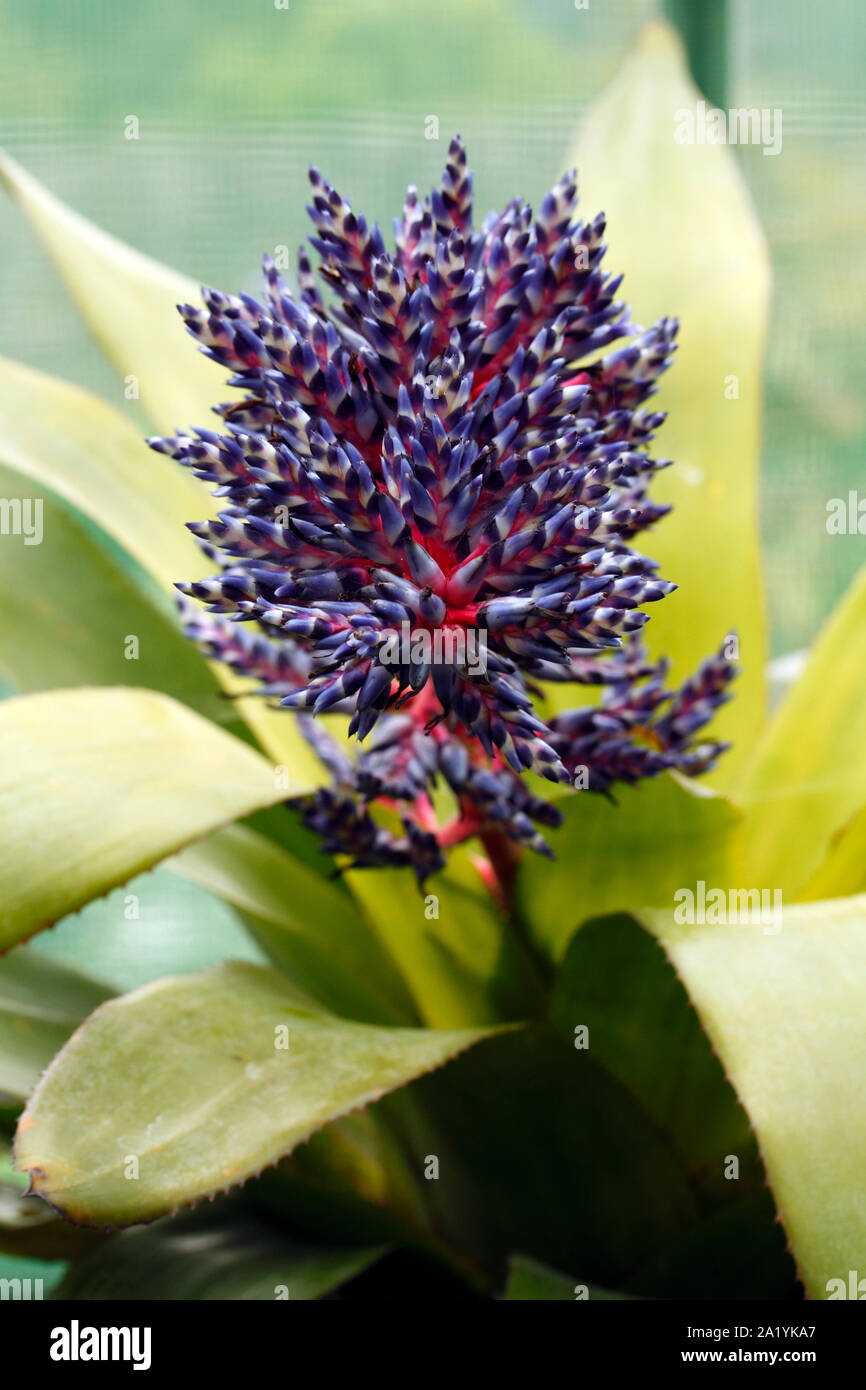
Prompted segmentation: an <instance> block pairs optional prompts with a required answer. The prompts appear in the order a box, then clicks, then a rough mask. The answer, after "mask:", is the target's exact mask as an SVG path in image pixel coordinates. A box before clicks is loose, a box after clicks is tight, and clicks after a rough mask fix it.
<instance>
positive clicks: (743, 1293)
mask: <svg viewBox="0 0 866 1390" xmlns="http://www.w3.org/2000/svg"><path fill="white" fill-rule="evenodd" d="M552 1017H553V1020H554V1022H555V1023H556V1024H557V1026H558V1027H560V1028H561V1029H562V1030H563V1032H564V1033H566V1034H567V1035H568V1036H569V1038H570V1039H571V1041H572V1044H573V1045H574V1046H575V1047H576V1048H578V1050H579V1051H581V1050H582V1051H584V1052H586V1053H589V1054H590V1055H591V1057H592V1058H593V1059H594V1061H595V1062H596V1064H597V1065H599V1066H601V1067H602V1068H603V1069H604V1071H605V1072H606V1073H607V1074H608V1075H609V1076H610V1077H611V1078H612V1080H614V1081H615V1082H617V1083H618V1084H619V1085H620V1086H622V1087H623V1089H624V1090H625V1091H627V1092H628V1094H629V1095H630V1096H631V1097H632V1098H633V1099H634V1100H635V1102H636V1103H637V1104H638V1105H639V1106H640V1107H641V1109H642V1110H643V1111H644V1112H645V1114H646V1116H647V1117H648V1119H649V1120H650V1122H651V1124H652V1126H653V1128H654V1130H655V1131H656V1133H658V1134H659V1135H660V1136H662V1137H663V1138H664V1140H665V1141H666V1143H667V1145H668V1152H669V1163H670V1167H671V1171H677V1172H678V1173H679V1174H681V1175H682V1176H683V1177H684V1178H685V1179H686V1180H687V1182H688V1184H689V1186H690V1187H691V1189H692V1191H693V1192H694V1193H695V1195H696V1197H697V1198H698V1201H699V1211H700V1215H699V1216H698V1218H697V1219H696V1222H695V1225H694V1228H693V1229H692V1230H691V1231H689V1233H688V1234H687V1235H686V1236H685V1238H679V1237H675V1238H674V1239H673V1240H670V1241H668V1240H660V1241H659V1242H658V1243H657V1244H656V1246H655V1247H654V1248H653V1249H652V1251H651V1252H650V1254H649V1258H648V1259H647V1260H645V1261H644V1262H643V1263H642V1264H641V1266H640V1267H639V1268H637V1269H635V1270H633V1271H631V1272H630V1273H629V1275H628V1277H627V1279H626V1280H625V1282H624V1284H623V1285H622V1286H621V1287H623V1288H624V1289H625V1290H626V1291H627V1292H629V1293H635V1294H638V1295H640V1296H641V1297H650V1298H676V1297H678V1296H681V1294H682V1291H683V1290H684V1289H688V1290H690V1291H693V1296H694V1297H698V1296H700V1297H702V1298H716V1299H718V1298H760V1297H767V1296H770V1292H771V1291H772V1294H773V1296H775V1297H780V1298H781V1297H786V1296H790V1295H791V1294H792V1293H793V1292H794V1286H795V1274H794V1268H793V1264H792V1262H791V1260H790V1257H789V1256H788V1255H787V1254H786V1251H785V1241H784V1237H783V1235H782V1232H781V1231H780V1229H779V1226H778V1223H777V1219H776V1211H775V1208H774V1206H773V1201H772V1198H771V1197H770V1195H769V1193H768V1192H767V1190H766V1175H765V1173H764V1169H763V1166H762V1164H761V1160H760V1157H759V1154H758V1149H757V1144H756V1142H755V1137H754V1134H753V1133H752V1132H751V1131H750V1128H749V1122H748V1118H747V1116H746V1114H745V1111H744V1110H743V1108H742V1106H741V1105H740V1103H739V1102H738V1100H737V1097H736V1095H735V1093H734V1090H733V1088H732V1087H731V1084H730V1082H729V1081H728V1080H727V1078H726V1077H725V1074H724V1071H723V1069H722V1066H721V1064H720V1062H719V1059H718V1057H716V1056H715V1055H714V1053H713V1051H712V1048H711V1046H710V1042H709V1040H708V1038H707V1036H706V1034H705V1033H704V1031H703V1029H702V1028H701V1024H700V1020H699V1018H698V1016H697V1014H696V1013H695V1010H694V1008H693V1007H692V1004H691V1001H690V999H689V997H688V995H687V994H686V991H685V989H684V988H683V985H682V983H681V981H680V980H678V979H677V976H676V974H675V972H674V970H673V968H672V966H671V964H670V962H669V961H667V960H666V959H665V956H664V952H663V951H662V950H661V949H660V947H659V945H658V943H657V942H655V941H653V940H652V938H651V937H650V936H649V935H648V934H647V933H646V932H644V931H642V930H641V928H640V927H639V925H638V924H637V922H636V921H634V919H633V918H630V917H624V916H618V917H603V918H599V919H597V920H595V921H593V922H587V923H585V924H584V926H583V927H582V928H581V930H580V931H579V932H578V933H577V934H576V935H575V936H574V937H573V938H572V941H571V944H570V946H569V948H568V951H567V953H566V956H565V959H564V961H563V964H562V967H561V969H560V971H559V974H558V976H557V981H556V989H555V992H554V997H553V1002H552ZM733 1159H735V1160H736V1166H735V1167H734V1164H733V1162H732V1160H733ZM698 1290H700V1295H698V1292H697V1291H698ZM590 1296H594V1295H592V1294H591V1295H590Z"/></svg>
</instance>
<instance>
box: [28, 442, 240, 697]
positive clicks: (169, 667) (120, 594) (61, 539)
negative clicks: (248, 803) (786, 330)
mask: <svg viewBox="0 0 866 1390" xmlns="http://www.w3.org/2000/svg"><path fill="white" fill-rule="evenodd" d="M0 457H2V443H0ZM31 494H32V489H31V488H30V487H29V486H28V485H27V483H26V482H25V481H24V479H23V478H22V477H21V476H20V475H16V474H15V473H13V472H12V471H11V470H9V469H7V468H3V467H2V466H0V496H2V497H3V498H5V499H7V500H8V499H12V498H17V499H19V500H20V499H26V498H28V497H30V496H31ZM42 502H43V508H42V527H43V538H42V543H41V544H40V545H38V546H34V545H25V544H24V543H23V539H22V540H19V541H18V542H17V543H16V541H15V540H14V539H12V538H11V537H4V538H3V542H2V544H0V679H2V680H3V681H5V682H6V684H7V685H9V686H10V687H11V688H12V689H13V690H14V691H16V692H18V693H20V694H25V693H28V692H30V691H33V690H49V689H56V688H57V687H58V686H65V685H76V684H87V685H141V686H147V687H148V688H149V689H155V690H162V691H164V692H165V693H166V694H169V695H172V696H174V697H175V698H176V699H180V700H182V701H183V702H184V703H185V704H188V705H190V706H191V707H192V708H194V709H196V710H198V712H199V713H200V714H205V715H206V716H207V717H208V718H210V719H213V720H214V721H216V722H221V723H225V722H226V721H227V720H229V719H231V720H234V718H235V713H234V711H233V710H232V709H231V707H230V706H229V705H228V704H227V702H226V700H225V699H224V698H222V697H221V696H220V693H219V687H218V685H217V683H216V681H215V679H214V677H213V676H212V674H211V673H210V671H209V670H208V666H207V663H206V661H205V660H204V659H203V657H201V656H200V655H199V653H198V652H197V651H196V649H195V647H194V646H193V644H192V643H191V642H189V641H188V640H187V639H186V638H185V637H184V636H183V634H182V633H181V631H180V629H179V628H178V626H177V624H176V622H173V621H172V619H171V616H170V614H169V606H168V603H167V602H166V603H165V604H163V602H161V600H160V597H159V596H158V595H157V593H156V590H154V591H153V596H150V595H146V594H145V593H144V592H143V591H142V586H141V585H139V584H136V583H134V582H133V580H132V579H131V578H129V577H128V575H127V574H126V573H125V572H124V570H123V569H122V568H121V566H120V565H119V564H118V563H117V562H116V561H115V559H114V558H113V556H111V555H110V554H109V552H108V550H107V548H106V547H105V545H104V544H100V543H99V542H98V541H97V540H96V538H95V537H94V535H93V533H92V532H91V531H90V530H88V529H87V528H86V527H85V525H84V524H82V521H81V519H80V518H79V517H77V516H76V515H75V513H74V512H72V510H71V509H69V508H67V507H65V506H64V505H63V504H60V503H58V502H55V501H53V500H52V499H51V498H50V497H46V498H43V499H42ZM108 594H110V595H111V601H110V602H106V595H108ZM130 637H134V638H135V639H136V646H135V648H132V646H131V644H130V643H129V639H130ZM133 652H134V654H133V655H128V653H133Z"/></svg>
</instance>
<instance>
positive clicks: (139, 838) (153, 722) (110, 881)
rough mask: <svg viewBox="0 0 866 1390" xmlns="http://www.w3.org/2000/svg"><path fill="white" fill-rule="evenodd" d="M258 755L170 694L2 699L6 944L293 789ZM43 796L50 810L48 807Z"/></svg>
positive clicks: (0, 805)
mask: <svg viewBox="0 0 866 1390" xmlns="http://www.w3.org/2000/svg"><path fill="white" fill-rule="evenodd" d="M276 782H277V779H276V778H275V776H274V769H273V768H272V767H271V766H270V765H269V764H268V763H266V762H265V760H264V758H262V757H261V756H260V755H259V754H258V753H256V752H254V751H253V749H251V748H249V747H248V746H247V745H246V744H244V743H241V742H240V740H239V739H236V738H232V737H231V736H230V735H228V734H225V733H223V732H222V731H221V730H220V729H217V728H216V727H215V726H214V725H212V724H208V723H207V721H206V720H204V719H201V718H200V717H199V716H198V715H197V714H193V713H192V711H191V710H188V709H186V707H185V706H183V705H180V704H177V703H176V702H175V701H173V700H170V699H169V698H168V697H167V696H165V695H156V694H154V693H153V692H151V691H144V690H129V689H114V688H105V689H92V690H87V689H84V690H62V691H56V692H53V693H50V694H39V695H25V696H20V697H19V698H17V699H13V700H7V701H5V702H4V703H3V704H2V705H0V949H3V948H5V947H7V946H11V945H12V944H13V943H14V942H15V941H19V940H21V939H23V938H24V937H27V936H30V935H32V933H33V932H36V931H39V930H40V929H41V928H42V927H46V926H50V925H51V924H52V923H53V922H56V921H57V920H58V918H60V917H64V916H65V915H66V914H67V913H68V912H72V911H74V910H75V909H76V908H78V907H81V906H83V904H84V903H87V902H90V900H91V899H92V898H96V897H99V896H100V894H102V893H106V892H107V891H108V890H109V889H110V888H114V887H116V886H117V884H119V883H123V882H125V880H126V879H128V878H130V877H132V875H133V874H137V873H140V872H141V871H142V870H143V869H147V868H151V867H152V866H153V865H154V864H156V863H158V862H159V860H160V859H164V858H165V857H166V856H167V855H169V854H173V853H175V852H176V851H177V850H179V849H180V848H182V846H184V845H186V844H189V843H190V841H192V840H196V839H198V838H199V837H200V836H202V835H206V834H208V833H209V832H210V831H212V830H215V829H217V828H218V827H220V826H221V825H225V824H226V823H227V822H229V821H232V820H234V819H235V818H236V817H239V816H244V815H246V814H247V813H248V812H249V811H252V810H254V809H255V808H256V807H259V806H267V805H272V804H273V803H274V802H275V801H278V800H280V799H281V798H282V797H283V796H284V795H285V793H284V792H283V791H281V790H280V789H279V788H278V787H277V785H276ZM46 800H47V802H48V810H47V812H46Z"/></svg>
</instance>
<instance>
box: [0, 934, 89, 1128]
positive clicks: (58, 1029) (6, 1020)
mask: <svg viewBox="0 0 866 1390" xmlns="http://www.w3.org/2000/svg"><path fill="white" fill-rule="evenodd" d="M110 993H111V991H110V990H109V989H107V988H106V987H105V986H104V985H102V984H100V983H99V982H98V981H96V980H91V979H89V978H88V976H86V975H83V974H81V973H80V972H79V971H77V970H72V969H70V968H69V967H68V966H65V965H61V964H59V963H58V962H57V961H53V960H51V959H50V957H48V956H45V955H42V954H41V953H40V952H38V951H33V950H31V949H30V948H29V947H28V948H27V949H25V950H18V951H12V952H11V953H10V954H9V955H8V956H6V957H5V958H4V959H3V960H0V1093H2V1094H3V1095H6V1096H9V1097H10V1098H12V1099H14V1100H18V1101H24V1100H26V1098H27V1096H28V1095H29V1094H30V1092H31V1091H32V1089H33V1087H34V1086H35V1085H36V1082H37V1081H38V1080H39V1077H40V1075H41V1074H42V1072H43V1071H44V1070H45V1068H46V1067H47V1066H48V1063H49V1062H50V1061H51V1058H52V1057H53V1056H54V1054H55V1052H57V1051H58V1049H59V1048H61V1047H62V1046H63V1044H64V1043H65V1042H66V1039H67V1038H68V1037H69V1034H70V1033H71V1032H72V1031H73V1029H75V1028H77V1027H78V1025H79V1023H80V1022H81V1021H82V1019H84V1018H86V1017H87V1015H88V1014H89V1013H92V1011H93V1010H94V1009H95V1008H96V1007H97V1006H98V1005H99V1004H101V1003H103V1002H104V1000H106V999H107V998H108V997H109V995H110Z"/></svg>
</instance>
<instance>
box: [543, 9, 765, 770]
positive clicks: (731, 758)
mask: <svg viewBox="0 0 866 1390" xmlns="http://www.w3.org/2000/svg"><path fill="white" fill-rule="evenodd" d="M699 96H700V93H699V92H698V91H697V89H696V88H695V86H694V84H693V83H692V81H691V78H690V77H689V75H688V69H687V65H686V60H685V56H684V53H683V48H682V44H681V42H680V40H679V38H678V37H677V35H676V32H675V31H674V30H673V29H672V28H671V27H670V26H669V25H667V24H665V23H663V22H661V21H653V22H651V23H650V24H649V25H647V27H646V28H645V29H644V30H643V32H642V33H641V35H640V38H639V40H638V43H637V47H636V49H635V50H634V52H633V53H632V54H631V56H630V57H629V58H628V59H627V60H626V62H625V64H624V65H623V67H622V69H621V71H620V73H619V75H618V76H617V77H616V79H615V80H614V81H613V83H612V84H611V85H610V86H609V87H608V88H607V89H606V90H605V92H604V93H603V95H602V96H601V97H600V98H599V100H598V101H597V102H596V104H595V105H594V106H593V107H592V108H591V109H590V111H589V114H588V116H587V118H586V120H585V122H584V124H583V127H582V129H581V132H580V136H579V139H578V142H577V146H576V148H574V149H573V150H572V151H571V152H570V154H569V159H568V162H569V163H573V164H576V165H577V169H578V179H579V186H580V189H581V196H582V202H583V207H584V211H585V214H586V215H590V216H591V215H594V214H595V213H596V212H597V211H598V210H599V209H603V210H604V211H605V212H606V214H607V218H608V224H607V233H606V240H607V241H608V243H609V246H610V250H609V252H608V253H607V256H606V258H605V263H606V264H607V265H608V266H609V268H610V269H611V270H616V271H623V272H624V273H625V282H624V284H623V287H622V291H621V295H622V297H623V298H624V299H625V300H626V302H627V303H628V304H630V306H631V308H632V312H633V314H634V317H635V319H636V320H637V322H639V323H640V324H641V325H642V326H643V327H645V328H647V327H649V326H650V324H651V323H653V322H655V320H656V319H659V318H661V317H663V316H666V315H667V316H676V317H678V318H679V319H680V321H681V325H682V327H681V331H680V348H679V350H678V352H677V353H676V354H675V357H674V362H673V365H672V366H671V368H670V369H669V370H668V371H667V372H666V373H665V374H664V377H663V378H662V382H663V384H662V389H661V391H660V393H659V395H658V396H657V397H655V398H654V399H653V402H652V408H656V406H658V407H661V408H662V409H666V410H668V411H669V412H670V415H669V418H668V420H667V421H666V423H665V424H664V425H663V426H662V427H661V430H660V432H659V435H658V438H657V440H656V442H655V446H654V449H655V452H656V453H657V455H659V456H662V457H666V458H672V459H674V460H675V462H676V467H674V468H670V469H668V470H666V471H665V472H663V473H662V474H661V475H660V477H659V478H658V480H657V482H656V484H655V485H654V488H653V495H654V496H655V497H657V498H658V499H659V500H660V501H664V502H672V503H673V504H674V511H673V513H672V514H671V515H669V516H668V517H666V518H665V519H664V520H663V521H662V522H660V523H659V525H658V526H657V527H656V528H654V530H653V531H651V532H650V533H648V534H647V535H645V536H641V537H640V538H639V545H640V547H641V548H643V549H644V550H645V551H646V553H648V554H650V555H652V556H654V557H655V558H657V559H658V560H659V561H660V562H661V566H662V573H663V574H664V575H665V576H666V577H667V578H669V579H672V580H674V581H675V582H676V583H677V584H678V585H679V586H680V587H679V589H678V591H677V592H676V593H674V594H672V595H671V596H670V597H668V598H666V599H665V600H664V601H663V602H662V603H659V604H655V605H653V607H652V609H651V613H652V619H651V621H650V623H649V625H648V628H647V636H648V640H649V642H650V645H651V647H652V649H653V651H655V652H659V653H665V654H667V655H669V656H670V657H672V659H673V674H674V676H676V677H677V678H679V679H682V678H683V677H684V676H687V675H688V674H690V673H691V671H692V670H694V668H695V667H696V666H697V664H698V663H699V662H700V660H701V659H702V657H703V656H704V655H706V654H708V653H709V652H711V651H713V650H714V649H715V648H716V647H717V646H718V645H719V643H720V642H721V641H722V639H723V638H724V636H725V635H726V634H727V633H730V632H733V631H735V630H736V631H737V632H738V633H739V640H740V654H741V658H742V667H743V670H742V675H741V676H740V678H739V680H738V681H737V688H736V698H735V700H733V701H732V702H731V703H730V704H729V705H728V706H726V708H725V709H724V710H723V711H722V713H721V714H720V716H719V718H718V721H717V725H715V726H714V729H715V728H717V729H718V732H719V734H720V736H722V737H726V738H730V739H731V740H732V741H733V742H734V744H735V746H734V748H733V749H732V751H731V752H730V753H728V754H727V755H726V757H725V758H724V759H723V760H722V762H721V763H720V765H719V769H718V773H717V775H716V781H717V783H718V785H721V786H725V787H727V786H729V785H730V783H731V781H732V778H733V776H734V773H735V770H736V768H737V767H739V766H742V764H743V761H744V760H745V758H746V756H747V754H748V751H749V748H750V746H751V744H752V742H753V741H754V739H755V737H756V735H757V733H758V730H759V728H760V725H761V722H762V719H763V711H764V665H765V636H764V605H763V592H762V584H761V575H760V569H759V559H758V557H759V544H758V542H759V531H758V453H759V447H760V430H761V391H762V387H761V362H762V355H763V349H764V337H765V331H766V321H767V303H768V294H769V283H770V275H769V268H768V259H767V249H766V244H765V241H764V237H763V234H762V232H761V229H760V227H759V225H758V222H757V219H756V216H755V213H754V210H753V207H752V203H751V199H750V198H749V195H748V193H747V191H746V187H745V184H744V182H743V179H742V177H741V175H740V172H739V169H738V168H737V163H736V156H735V154H734V152H733V151H732V150H730V149H728V148H727V147H725V146H719V145H703V144H702V145H698V144H678V143H677V142H676V141H675V139H674V131H675V127H676V120H677V116H676V113H677V111H678V110H680V109H689V110H691V111H694V109H695V103H696V101H697V100H698V99H699ZM726 391H727V393H728V395H732V394H733V393H734V391H737V392H738V398H736V399H728V398H727V397H726ZM557 698H559V699H560V701H561V700H562V699H563V698H565V696H564V695H563V693H562V692H560V693H559V695H558V696H557Z"/></svg>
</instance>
